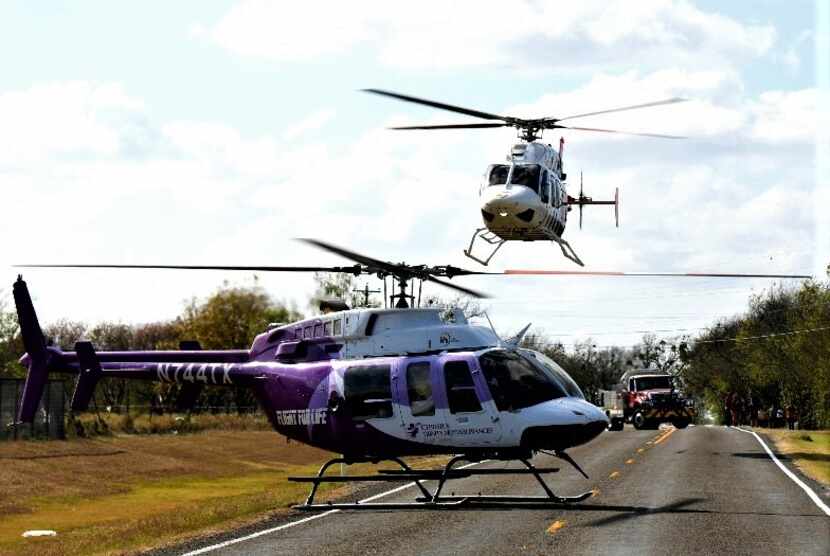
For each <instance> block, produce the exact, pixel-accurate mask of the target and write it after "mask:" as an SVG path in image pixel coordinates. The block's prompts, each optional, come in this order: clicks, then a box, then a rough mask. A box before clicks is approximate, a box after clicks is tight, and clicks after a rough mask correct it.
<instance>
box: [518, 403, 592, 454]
mask: <svg viewBox="0 0 830 556" xmlns="http://www.w3.org/2000/svg"><path fill="white" fill-rule="evenodd" d="M549 416H550V421H551V422H552V423H551V424H550V425H547V426H537V427H532V428H529V429H527V430H526V431H525V435H524V439H523V441H524V443H525V444H526V445H527V447H529V448H531V449H535V450H539V449H541V450H554V451H560V450H566V449H568V448H573V447H574V446H580V445H582V444H586V443H588V442H590V441H591V440H593V439H594V438H596V437H597V436H599V435H600V434H602V432H603V431H604V430H605V429H606V428H607V427H608V417H607V416H606V415H605V413H604V412H603V411H602V410H601V409H600V408H598V407H597V406H595V405H593V404H591V403H589V402H586V401H585V400H583V399H579V398H560V399H558V400H554V401H553V402H551V406H550V408H549Z"/></svg>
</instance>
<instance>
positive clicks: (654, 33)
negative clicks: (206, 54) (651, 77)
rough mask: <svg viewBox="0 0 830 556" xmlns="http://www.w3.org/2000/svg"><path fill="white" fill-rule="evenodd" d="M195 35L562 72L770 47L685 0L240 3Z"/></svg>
mask: <svg viewBox="0 0 830 556" xmlns="http://www.w3.org/2000/svg"><path fill="white" fill-rule="evenodd" d="M193 28H194V29H196V31H195V32H194V33H192V34H194V35H195V36H197V37H200V38H203V39H207V40H210V41H213V42H214V43H216V44H218V45H219V46H221V47H223V48H226V49H228V50H230V51H232V52H236V53H238V54H241V55H245V56H254V57H259V58H265V59H270V60H276V61H309V60H314V59H318V58H320V57H327V58H331V57H338V56H342V55H343V54H344V53H346V52H349V51H351V50H353V49H355V48H359V47H363V46H366V47H368V48H370V49H371V50H372V51H373V52H374V53H375V54H376V56H377V58H378V59H379V60H380V61H381V62H382V63H383V64H385V65H388V66H395V67H404V68H455V67H471V66H478V67H489V68H494V69H499V68H516V69H533V68H555V69H558V70H562V69H569V70H571V71H573V70H578V69H592V68H595V67H596V66H597V65H599V64H603V65H604V66H605V67H606V69H607V67H608V65H609V64H610V65H618V66H621V67H630V66H631V64H632V63H636V64H638V65H639V66H641V67H642V66H644V65H647V64H651V65H652V66H653V65H655V64H656V65H660V64H667V63H668V64H681V65H683V66H684V67H697V68H702V67H713V66H723V65H724V64H726V63H727V62H726V60H728V61H729V62H728V63H730V64H734V63H740V62H741V61H743V60H747V59H751V58H754V57H757V56H760V55H763V54H765V53H766V52H768V51H769V50H770V48H771V47H772V46H773V44H774V43H775V40H776V33H775V29H774V28H773V27H772V26H771V25H760V24H745V23H742V22H739V21H736V20H734V19H732V18H729V17H726V16H723V15H720V14H717V13H713V12H705V11H702V10H700V9H698V8H697V7H695V6H693V5H692V4H690V3H689V2H687V1H685V0H647V1H646V0H644V1H638V2H616V3H610V4H609V3H608V2H605V1H600V0H590V1H582V2H567V3H566V2H533V1H530V0H522V1H515V2H509V3H507V2H501V1H494V0H488V1H480V0H478V1H466V2H441V1H437V0H435V1H427V2H420V3H419V4H418V5H417V7H416V6H410V5H407V4H398V3H393V2H383V1H376V0H372V1H365V2H360V3H358V4H348V3H342V2H331V3H323V4H319V3H314V4H310V3H302V2H301V3H291V4H285V3H273V2H266V1H264V0H241V1H240V2H238V3H237V4H236V5H234V6H233V7H232V8H231V9H230V10H229V11H228V12H227V13H226V14H225V15H224V16H223V17H222V18H221V19H220V20H219V21H218V22H216V23H215V24H212V25H210V24H201V23H200V24H197V25H194V27H193Z"/></svg>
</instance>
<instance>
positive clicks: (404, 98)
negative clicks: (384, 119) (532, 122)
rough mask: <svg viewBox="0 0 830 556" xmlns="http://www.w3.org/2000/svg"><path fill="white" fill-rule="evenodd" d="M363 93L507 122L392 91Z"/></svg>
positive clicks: (490, 115) (497, 117) (493, 115)
mask: <svg viewBox="0 0 830 556" xmlns="http://www.w3.org/2000/svg"><path fill="white" fill-rule="evenodd" d="M362 91H363V92H365V93H373V94H375V95H381V96H385V97H390V98H396V99H398V100H402V101H404V102H414V103H415V104H423V105H424V106H431V107H432V108H438V109H439V110H449V111H450V112H457V113H459V114H466V115H468V116H473V117H474V118H483V119H485V120H507V119H508V118H505V117H504V116H499V115H498V114H489V113H487V112H481V111H480V110H471V109H470V108H462V107H461V106H453V105H452V104H445V103H443V102H436V101H434V100H428V99H425V98H418V97H413V96H409V95H402V94H400V93H393V92H392V91H384V90H382V89H362Z"/></svg>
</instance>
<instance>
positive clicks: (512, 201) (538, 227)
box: [363, 89, 686, 266]
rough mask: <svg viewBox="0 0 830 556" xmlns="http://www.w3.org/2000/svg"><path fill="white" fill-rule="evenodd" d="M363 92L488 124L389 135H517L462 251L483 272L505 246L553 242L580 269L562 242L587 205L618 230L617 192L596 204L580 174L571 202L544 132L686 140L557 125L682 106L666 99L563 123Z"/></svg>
mask: <svg viewBox="0 0 830 556" xmlns="http://www.w3.org/2000/svg"><path fill="white" fill-rule="evenodd" d="M363 91H365V92H368V93H373V94H376V95H381V96H385V97H390V98H394V99H397V100H402V101H405V102H411V103H415V104H421V105H424V106H430V107H432V108H438V109H441V110H447V111H450V112H456V113H459V114H464V115H466V116H472V117H474V118H480V119H484V120H489V121H488V122H480V123H476V122H472V123H460V124H442V125H416V126H400V127H392V128H390V129H396V130H437V129H483V128H497V127H515V128H516V129H517V130H518V131H519V139H521V141H522V142H521V143H517V144H515V145H513V146H512V147H511V149H510V152H509V153H508V154H507V159H506V161H505V162H506V163H502V164H491V165H490V166H488V167H487V171H486V172H485V174H484V183H483V184H482V186H481V188H480V189H479V196H480V198H481V207H480V208H481V218H482V220H483V222H484V226H483V227H481V228H477V229H476V230H475V232H473V236H472V238H470V244H469V246H468V247H467V248H466V249H465V250H464V254H465V255H466V256H467V257H469V258H470V259H473V260H474V261H476V262H478V263H481V264H482V265H484V266H487V264H488V263H489V262H490V260H491V259H492V258H493V256H494V255H495V254H496V253H497V252H498V250H499V249H500V248H501V246H502V245H504V244H505V243H506V242H508V241H539V240H549V241H553V242H554V243H556V244H557V245H559V248H560V249H561V251H562V255H564V256H565V258H567V259H569V260H571V261H573V262H575V263H576V264H578V265H579V266H584V264H583V262H582V260H581V259H580V258H579V256H578V255H577V254H576V252H575V251H574V250H573V248H572V247H571V245H570V243H568V241H567V240H565V239H564V238H563V237H562V235H563V233H564V231H565V226H566V224H567V221H568V212H570V211H571V210H572V208H573V207H574V206H578V207H579V228H580V229H582V208H583V207H584V206H586V205H613V206H614V219H615V221H616V225H617V227H619V225H620V217H619V207H620V196H619V193H620V192H619V188H616V189H615V191H614V199H613V200H605V201H595V200H593V199H592V198H591V197H588V196H586V195H585V194H584V193H583V189H582V174H581V173H580V179H579V196H578V197H572V196H570V195H568V193H567V191H566V179H567V174H566V173H565V170H564V166H563V161H562V157H563V152H564V145H565V140H564V138H560V139H559V150H557V149H555V148H554V147H553V146H551V145H550V144H545V143H541V142H539V141H537V140H538V139H541V138H542V132H543V131H544V130H546V129H569V130H578V131H595V132H602V133H621V134H626V135H638V136H644V137H659V138H663V139H683V138H684V137H681V136H677V135H664V134H656V133H633V132H627V131H616V130H612V129H601V128H594V127H576V126H568V125H562V124H560V123H559V122H562V121H564V120H573V119H576V118H585V117H588V116H596V115H599V114H608V113H611V112H622V111H627V110H635V109H640V108H648V107H652V106H662V105H666V104H675V103H678V102H684V101H685V100H686V99H682V98H670V99H666V100H659V101H656V102H648V103H645V104H637V105H633V106H624V107H620V108H612V109H609V110H600V111H596V112H587V113H583V114H575V115H571V116H566V117H564V118H551V117H547V118H534V119H526V118H516V117H513V116H500V115H498V114H490V113H487V112H481V111H479V110H472V109H469V108H463V107H460V106H453V105H451V104H445V103H443V102H436V101H433V100H427V99H423V98H417V97H413V96H409V95H403V94H400V93H394V92H391V91H384V90H381V89H363ZM477 240H481V241H483V242H484V243H486V244H488V245H490V246H491V247H492V248H491V249H490V252H489V254H485V255H482V256H477V255H475V254H474V253H473V248H474V246H475V243H476V241H477Z"/></svg>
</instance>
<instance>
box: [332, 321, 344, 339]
mask: <svg viewBox="0 0 830 556" xmlns="http://www.w3.org/2000/svg"><path fill="white" fill-rule="evenodd" d="M342 322H343V321H341V320H340V319H337V320H336V321H334V329H333V332H332V334H334V335H335V336H339V335H340V333H341V332H342V326H343V325H342V324H341V323H342Z"/></svg>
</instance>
